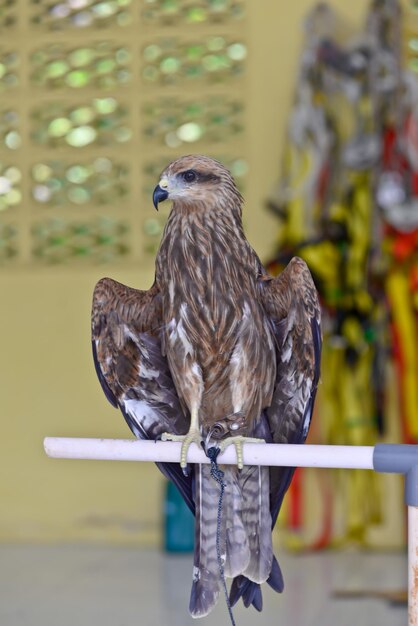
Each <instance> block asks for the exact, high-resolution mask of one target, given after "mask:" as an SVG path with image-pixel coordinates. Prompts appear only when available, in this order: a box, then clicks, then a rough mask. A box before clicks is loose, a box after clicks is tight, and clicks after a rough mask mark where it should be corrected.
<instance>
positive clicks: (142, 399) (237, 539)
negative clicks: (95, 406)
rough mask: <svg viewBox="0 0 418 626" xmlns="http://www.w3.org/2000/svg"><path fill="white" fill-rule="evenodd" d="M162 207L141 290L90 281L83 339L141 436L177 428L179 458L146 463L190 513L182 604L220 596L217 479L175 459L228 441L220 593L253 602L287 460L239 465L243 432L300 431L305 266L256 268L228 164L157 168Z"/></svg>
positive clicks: (306, 333) (280, 438) (316, 314)
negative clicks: (275, 272) (227, 580)
mask: <svg viewBox="0 0 418 626" xmlns="http://www.w3.org/2000/svg"><path fill="white" fill-rule="evenodd" d="M167 198H168V199H170V200H171V201H172V209H171V212H170V215H169V218H168V221H167V224H166V226H165V230H164V234H163V237H162V241H161V244H160V248H159V251H158V254H157V259H156V272H155V281H154V284H153V285H152V287H151V288H150V289H149V290H148V291H139V290H136V289H132V288H130V287H126V286H125V285H122V284H120V283H117V282H116V281H113V280H111V279H109V278H104V279H102V280H101V281H99V282H98V283H97V285H96V288H95V291H94V296H93V311H92V340H93V353H94V360H95V364H96V370H97V374H98V377H99V380H100V382H101V385H102V387H103V390H104V392H105V394H106V396H107V398H108V400H109V401H110V402H111V403H112V404H113V405H114V406H115V407H119V408H120V409H121V411H122V413H123V415H124V417H125V419H126V421H127V423H128V425H129V427H130V428H131V430H132V432H133V433H134V434H135V435H136V436H137V437H140V438H143V439H156V438H162V439H174V440H181V441H182V442H183V444H182V452H181V464H180V466H181V467H180V466H179V465H178V464H176V463H157V465H158V466H159V468H160V470H161V471H162V472H163V474H165V476H167V477H168V478H170V479H171V480H172V481H174V483H175V484H176V485H177V487H178V488H179V490H180V492H181V494H182V496H183V498H184V500H185V501H186V503H187V504H188V506H189V507H190V509H191V510H192V512H193V513H194V514H195V517H196V524H195V528H196V530H195V555H194V569H193V584H192V592H191V598H190V612H191V614H192V615H193V616H194V617H201V616H204V615H207V613H208V612H209V611H210V610H211V609H212V607H213V606H214V604H215V603H216V600H217V598H218V595H219V590H220V574H219V568H218V561H217V552H216V539H215V537H216V530H217V505H218V498H219V486H218V485H217V483H216V482H215V481H214V480H213V479H212V478H211V475H210V467H209V466H208V465H196V466H192V467H188V466H187V450H188V447H189V445H190V443H191V442H192V441H196V442H198V443H199V444H200V443H201V442H202V441H204V442H206V443H209V442H213V441H216V442H218V444H219V445H220V447H221V449H222V448H225V447H226V446H227V445H229V444H230V443H233V444H234V445H235V446H236V448H237V457H238V467H235V466H225V467H223V470H224V472H225V477H224V480H225V482H226V488H225V494H224V499H223V513H222V517H221V526H220V538H219V539H220V545H221V546H222V560H223V566H224V572H225V575H226V576H228V577H231V578H233V579H234V580H233V582H232V586H231V591H230V599H231V603H232V604H235V603H236V602H237V600H238V599H239V598H240V597H242V598H243V601H244V604H245V605H246V606H249V605H251V604H253V605H254V606H255V608H256V609H258V610H261V608H262V596H261V589H260V583H263V582H265V581H267V582H268V583H269V584H270V586H271V587H272V588H273V589H275V590H276V591H279V592H281V591H282V590H283V578H282V574H281V571H280V568H279V565H278V563H277V561H276V559H275V557H274V555H273V549H272V529H273V527H274V524H275V522H276V519H277V515H278V513H279V509H280V506H281V503H282V500H283V496H284V494H285V493H286V490H287V488H288V487H289V484H290V481H291V478H292V475H293V471H294V470H293V469H292V468H267V467H251V466H245V467H242V442H243V441H245V438H256V439H257V440H260V439H261V440H265V441H267V442H274V443H303V442H304V441H305V438H306V435H307V433H308V429H309V424H310V421H311V416H312V410H313V404H314V399H315V393H316V388H317V384H318V377H319V362H320V350H321V331H320V307H319V304H318V297H317V292H316V289H315V286H314V284H313V282H312V278H311V275H310V273H309V270H308V268H307V266H306V264H305V263H304V261H302V260H301V259H299V258H294V259H292V261H291V262H290V263H289V265H288V266H287V267H286V269H285V270H284V271H283V272H282V273H281V274H280V276H278V277H277V278H272V277H270V276H268V275H267V274H266V272H265V270H264V268H263V266H262V264H261V262H260V260H259V258H258V256H257V254H256V253H255V252H254V250H253V249H252V247H251V246H250V244H249V243H248V241H247V239H246V237H245V235H244V231H243V226H242V219H241V204H242V197H241V195H240V193H239V191H238V190H237V188H236V186H235V183H234V180H233V178H232V176H231V174H230V173H229V172H228V170H227V169H225V167H223V165H221V163H219V162H217V161H214V160H213V159H210V158H208V157H205V156H198V155H191V156H184V157H181V158H179V159H177V160H176V161H174V162H173V163H171V164H170V165H169V166H168V167H167V168H166V169H165V170H164V172H163V173H162V175H161V179H160V182H159V185H158V186H157V187H156V188H155V191H154V204H155V207H156V208H157V207H158V203H159V202H161V201H163V200H165V199H167Z"/></svg>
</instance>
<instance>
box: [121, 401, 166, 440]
mask: <svg viewBox="0 0 418 626" xmlns="http://www.w3.org/2000/svg"><path fill="white" fill-rule="evenodd" d="M123 405H124V407H125V411H126V413H128V414H129V415H130V416H131V417H132V418H133V419H134V420H135V422H137V424H139V425H140V427H141V429H143V430H144V431H145V432H146V431H147V429H148V428H152V427H153V426H154V424H155V422H156V420H157V419H158V415H156V413H155V411H154V409H153V408H152V407H150V405H149V404H148V403H147V402H145V400H133V399H130V400H124V401H123Z"/></svg>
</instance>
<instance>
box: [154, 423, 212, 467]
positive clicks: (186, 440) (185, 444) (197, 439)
mask: <svg viewBox="0 0 418 626" xmlns="http://www.w3.org/2000/svg"><path fill="white" fill-rule="evenodd" d="M161 441H181V442H182V443H181V453H180V467H181V469H182V470H183V473H186V467H187V451H188V449H189V447H190V444H191V443H193V442H194V443H197V445H198V446H200V445H201V443H202V435H201V434H200V432H199V431H198V430H194V429H193V430H189V432H188V433H187V435H172V434H171V433H163V434H162V435H161Z"/></svg>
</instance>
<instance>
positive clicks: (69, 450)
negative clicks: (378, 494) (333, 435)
mask: <svg viewBox="0 0 418 626" xmlns="http://www.w3.org/2000/svg"><path fill="white" fill-rule="evenodd" d="M44 448H45V452H46V453H47V455H48V456H50V457H54V458H62V459H95V460H102V461H162V462H180V448H181V443H179V442H173V441H139V440H136V439H82V438H72V437H46V439H45V440H44ZM373 451H374V447H373V446H319V445H306V444H305V445H291V444H272V443H246V444H245V445H244V463H245V464H246V465H270V466H274V465H276V466H282V467H327V468H331V467H333V468H343V469H373ZM187 460H188V461H189V462H190V463H209V462H210V461H209V459H208V458H207V456H206V455H205V453H204V452H203V450H201V449H200V448H199V447H198V446H197V445H196V444H194V443H192V444H191V446H190V449H189V451H188V453H187ZM218 461H219V463H222V464H225V465H233V464H235V463H236V462H237V457H236V453H235V448H234V446H233V445H231V446H229V447H228V448H227V449H226V450H225V452H224V453H223V454H222V455H219V458H218Z"/></svg>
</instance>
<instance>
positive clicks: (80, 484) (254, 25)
mask: <svg viewBox="0 0 418 626" xmlns="http://www.w3.org/2000/svg"><path fill="white" fill-rule="evenodd" d="M249 4H250V11H251V15H250V19H249V20H248V23H247V26H246V28H247V29H248V32H247V34H248V39H249V42H250V57H249V80H248V118H247V121H248V125H249V136H248V139H249V160H250V168H251V173H250V176H249V181H248V184H247V192H246V195H247V209H246V215H245V221H246V224H247V230H248V234H249V237H250V239H251V242H252V243H253V245H254V246H255V247H256V249H257V250H258V252H259V253H260V254H261V256H266V255H267V254H268V252H269V250H270V249H272V247H273V244H274V234H275V232H276V230H277V222H276V220H275V219H274V218H272V217H270V216H269V215H268V214H267V213H266V212H265V210H264V208H263V202H264V200H265V198H266V195H267V194H268V193H269V191H270V190H271V188H272V186H273V184H274V183H275V182H276V179H277V176H278V171H279V156H280V146H281V139H282V137H283V134H284V128H285V123H286V119H287V115H288V111H289V106H290V103H291V98H292V92H293V86H294V80H295V72H296V69H297V65H298V59H299V51H300V45H301V28H300V24H301V20H302V18H303V16H304V15H305V14H306V11H307V9H308V8H309V7H311V6H312V2H310V1H308V0H297V1H296V2H288V1H287V0H286V1H285V0H280V1H274V0H270V1H269V2H267V0H260V1H257V2H256V1H255V0H253V2H249ZM331 5H332V6H334V7H336V8H338V9H340V10H341V13H342V14H343V15H344V16H345V17H346V18H347V20H348V21H349V22H350V21H351V22H354V23H357V24H359V23H360V16H362V15H363V14H364V11H365V8H366V3H365V2H364V0H351V2H350V3H346V2H344V1H343V0H339V1H338V2H337V1H336V0H334V1H333V2H331ZM152 272H153V270H152V267H151V266H150V267H147V268H144V267H142V268H140V267H126V266H123V267H122V266H119V267H107V268H106V269H105V270H103V269H98V268H94V267H92V268H89V269H85V270H81V269H77V270H69V269H67V270H66V269H36V270H35V269H32V270H23V269H19V270H14V271H7V272H2V273H0V293H1V300H0V314H1V316H0V319H1V326H0V329H1V330H0V333H1V344H0V345H1V358H0V380H1V385H0V389H1V405H0V406H1V418H0V429H1V430H0V502H1V516H0V540H2V541H62V540H64V541H74V540H86V541H87V540H91V541H116V542H126V543H129V542H139V543H147V542H153V543H154V542H156V541H157V540H158V537H159V526H158V523H159V522H158V520H159V511H160V507H161V492H162V480H161V477H160V475H159V472H158V471H157V470H156V469H155V468H154V467H153V466H152V465H150V464H132V463H109V462H108V463H106V462H93V461H64V460H51V459H47V458H46V457H45V455H44V453H43V448H42V440H43V437H44V436H46V435H51V436H53V435H56V436H87V437H88V436H91V437H94V436H101V437H128V436H129V430H128V428H127V427H126V426H125V423H124V420H123V418H122V416H121V415H119V414H118V412H117V411H116V410H114V409H113V408H112V407H111V406H110V405H108V403H107V401H106V399H105V397H104V395H103V393H102V391H101V389H100V386H99V383H98V382H97V380H96V375H95V372H94V368H93V363H92V359H91V352H90V338H89V334H90V299H91V293H92V290H93V287H94V284H95V282H96V281H97V280H98V279H99V278H100V277H101V276H102V275H103V274H104V273H106V274H108V275H110V276H112V277H113V278H115V279H117V280H120V281H122V282H125V283H127V284H129V285H132V286H136V287H140V288H146V287H148V286H149V285H150V283H151V280H152Z"/></svg>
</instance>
